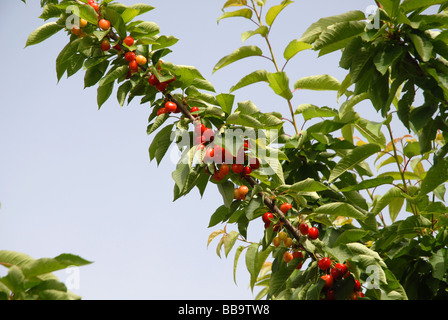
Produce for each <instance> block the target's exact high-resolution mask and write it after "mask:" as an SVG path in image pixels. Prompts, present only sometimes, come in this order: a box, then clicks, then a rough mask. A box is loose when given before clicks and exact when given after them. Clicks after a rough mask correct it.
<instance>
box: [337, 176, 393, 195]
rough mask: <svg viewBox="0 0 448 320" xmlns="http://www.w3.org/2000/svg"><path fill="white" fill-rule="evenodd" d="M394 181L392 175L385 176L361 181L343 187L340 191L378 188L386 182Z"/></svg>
mask: <svg viewBox="0 0 448 320" xmlns="http://www.w3.org/2000/svg"><path fill="white" fill-rule="evenodd" d="M392 182H394V179H393V178H392V177H389V176H384V177H379V178H374V179H370V180H364V181H361V182H359V183H357V184H355V185H351V186H348V187H345V188H342V189H341V190H340V191H341V192H349V191H358V190H365V189H370V188H376V187H379V186H381V185H385V184H392Z"/></svg>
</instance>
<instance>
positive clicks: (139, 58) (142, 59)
mask: <svg viewBox="0 0 448 320" xmlns="http://www.w3.org/2000/svg"><path fill="white" fill-rule="evenodd" d="M135 60H136V61H137V63H138V64H139V65H141V66H143V65H145V64H146V63H147V62H148V59H146V57H145V56H142V55H141V54H139V55H138V56H136V57H135Z"/></svg>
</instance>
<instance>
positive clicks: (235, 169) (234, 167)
mask: <svg viewBox="0 0 448 320" xmlns="http://www.w3.org/2000/svg"><path fill="white" fill-rule="evenodd" d="M231 169H232V171H233V172H234V173H236V174H240V173H241V172H243V169H244V166H243V165H242V164H238V163H234V164H232V166H231Z"/></svg>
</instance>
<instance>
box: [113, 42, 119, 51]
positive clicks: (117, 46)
mask: <svg viewBox="0 0 448 320" xmlns="http://www.w3.org/2000/svg"><path fill="white" fill-rule="evenodd" d="M113 48H114V49H115V50H117V51H121V46H120V45H119V44H118V43H117V44H116V45H114V46H113Z"/></svg>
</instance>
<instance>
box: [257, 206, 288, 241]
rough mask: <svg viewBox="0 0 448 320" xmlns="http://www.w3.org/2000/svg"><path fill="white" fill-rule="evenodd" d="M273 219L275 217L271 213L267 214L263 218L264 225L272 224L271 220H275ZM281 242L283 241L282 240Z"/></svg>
mask: <svg viewBox="0 0 448 320" xmlns="http://www.w3.org/2000/svg"><path fill="white" fill-rule="evenodd" d="M273 218H274V215H273V214H272V213H271V212H266V213H265V214H263V216H262V217H261V219H262V220H263V222H264V223H268V222H271V219H273ZM280 240H283V239H280Z"/></svg>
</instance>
